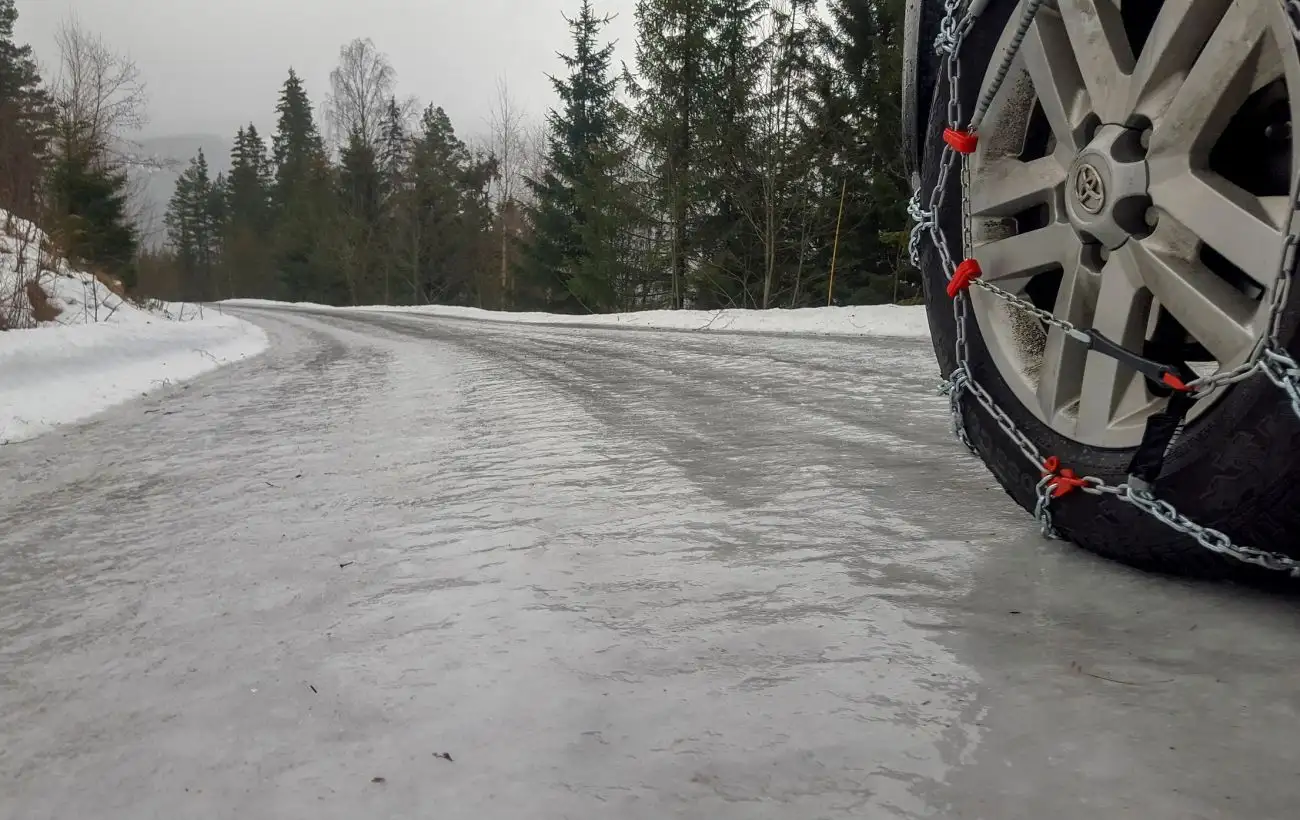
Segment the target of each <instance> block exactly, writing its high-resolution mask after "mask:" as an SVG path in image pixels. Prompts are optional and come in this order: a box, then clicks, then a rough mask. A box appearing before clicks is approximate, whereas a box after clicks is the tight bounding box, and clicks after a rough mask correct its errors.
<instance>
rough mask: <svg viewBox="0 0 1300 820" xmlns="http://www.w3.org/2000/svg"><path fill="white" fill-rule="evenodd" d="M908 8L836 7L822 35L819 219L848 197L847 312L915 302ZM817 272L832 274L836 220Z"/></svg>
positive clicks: (825, 230)
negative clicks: (904, 80) (906, 123)
mask: <svg viewBox="0 0 1300 820" xmlns="http://www.w3.org/2000/svg"><path fill="white" fill-rule="evenodd" d="M903 7H904V0H833V2H832V3H831V5H830V23H829V25H827V26H826V27H825V28H824V30H823V31H822V33H821V38H820V39H821V45H822V49H823V52H824V54H825V59H824V60H823V61H822V62H821V64H820V65H819V66H818V74H819V79H818V94H817V101H816V104H817V111H816V112H815V116H816V119H817V122H816V130H817V132H818V134H819V136H820V139H821V140H822V151H823V159H822V161H821V166H822V167H821V169H820V174H821V176H822V178H823V180H822V183H823V190H822V197H823V205H822V208H821V211H822V212H823V213H824V214H829V215H831V216H832V218H833V215H834V214H835V212H836V210H837V208H838V200H839V198H840V192H841V190H842V188H841V186H845V187H844V188H843V190H844V191H846V196H845V200H844V220H843V227H842V230H841V236H840V245H839V252H838V260H839V261H838V266H837V267H838V269H839V272H838V273H837V275H836V295H837V297H838V298H839V300H840V301H842V302H845V303H875V302H888V301H891V300H894V299H900V300H901V299H907V298H914V297H915V296H917V295H918V294H919V293H920V285H919V279H917V277H916V274H915V272H914V271H910V270H908V269H907V265H906V258H907V257H906V253H905V247H904V245H905V231H906V227H907V215H906V203H907V199H908V196H909V193H910V192H909V185H908V181H907V178H906V174H905V172H904V171H903V167H904V166H903V161H902V160H903V158H902V155H901V147H900V146H901V145H902V140H901V133H900V128H901V124H900V123H901V116H900V114H899V111H898V105H899V103H898V93H897V89H898V88H899V84H900V82H901V79H900V78H901V74H902V54H903V49H902V38H903ZM821 228H822V235H823V238H822V240H821V241H820V243H819V244H820V245H821V251H820V259H819V264H818V267H820V268H821V269H823V270H825V269H826V268H827V267H828V266H829V261H830V255H831V252H832V247H833V244H834V234H833V231H834V224H833V221H832V219H825V220H823V224H822V226H821Z"/></svg>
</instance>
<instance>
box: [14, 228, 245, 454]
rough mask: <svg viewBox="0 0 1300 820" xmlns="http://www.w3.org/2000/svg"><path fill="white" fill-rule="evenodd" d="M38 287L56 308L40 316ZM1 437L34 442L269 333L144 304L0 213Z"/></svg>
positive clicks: (239, 355) (194, 309)
mask: <svg viewBox="0 0 1300 820" xmlns="http://www.w3.org/2000/svg"><path fill="white" fill-rule="evenodd" d="M33 281H34V282H35V283H36V284H37V285H39V287H40V289H41V291H42V292H43V293H44V294H45V295H46V296H47V297H48V299H49V303H50V305H51V306H52V307H54V308H57V309H58V310H59V313H58V316H57V317H54V318H53V319H52V320H50V321H37V319H36V316H35V312H34V310H33V308H32V305H31V304H30V303H29V300H28V297H27V293H26V291H27V286H28V284H29V283H31V282H33ZM0 318H2V319H3V321H4V324H5V325H6V326H8V327H10V328H16V329H12V330H8V331H0V443H9V442H15V441H22V440H25V439H30V438H34V437H36V436H38V435H41V434H42V433H45V432H48V431H49V430H51V429H53V428H55V427H57V426H59V425H62V424H70V423H74V422H79V421H83V420H85V419H88V418H90V417H92V416H94V415H96V414H98V413H99V412H101V411H103V410H105V409H107V408H109V407H112V406H114V405H117V404H120V403H121V402H124V401H128V400H130V399H132V398H136V397H138V396H140V395H141V394H146V393H148V392H149V391H151V390H155V389H158V388H161V387H166V386H170V385H174V384H177V383H179V382H182V381H185V380H188V379H192V378H195V377H196V376H199V375H202V374H204V373H207V372H209V371H211V370H213V369H215V368H217V367H220V366H222V365H225V364H230V363H233V362H237V361H242V360H244V359H247V358H249V357H251V356H255V355H257V354H259V353H261V352H262V351H264V350H265V349H266V347H267V344H268V341H267V337H266V334H265V333H264V332H263V331H262V330H261V329H260V328H258V327H257V326H256V325H253V324H252V323H250V322H246V321H244V320H241V319H239V318H236V317H234V316H228V315H224V314H223V313H221V312H220V311H219V310H212V309H210V308H209V309H206V310H204V309H202V308H200V307H198V306H195V305H182V304H175V303H163V302H151V303H148V304H146V305H139V304H136V303H133V302H131V301H129V300H126V299H123V298H121V297H120V296H118V295H117V294H116V293H115V292H114V291H113V290H112V289H111V288H110V287H109V286H108V285H106V284H104V282H102V281H100V280H99V279H98V278H97V277H95V276H94V275H92V274H89V273H84V272H81V271H76V270H73V269H72V268H71V267H70V266H69V265H68V264H67V263H66V262H64V261H63V260H61V259H57V258H54V257H53V255H52V254H51V252H50V251H49V249H48V239H47V237H45V235H44V234H43V233H41V232H40V230H39V229H37V228H36V227H35V226H34V225H32V224H31V223H29V222H26V221H24V220H20V219H16V218H13V217H11V216H9V215H8V214H6V213H5V212H4V211H0Z"/></svg>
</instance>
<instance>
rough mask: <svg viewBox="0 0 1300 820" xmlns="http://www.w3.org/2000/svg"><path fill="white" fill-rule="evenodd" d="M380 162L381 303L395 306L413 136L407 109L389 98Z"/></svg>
mask: <svg viewBox="0 0 1300 820" xmlns="http://www.w3.org/2000/svg"><path fill="white" fill-rule="evenodd" d="M376 161H377V163H378V166H379V174H380V197H381V200H382V207H381V210H382V216H381V227H380V237H379V240H378V252H379V268H380V276H381V282H380V288H381V291H380V293H381V296H380V298H381V301H382V302H383V303H384V304H391V303H392V300H393V299H394V298H395V297H396V294H397V289H396V279H397V276H398V270H399V269H400V267H401V258H402V256H403V244H404V243H403V239H402V234H403V230H404V229H403V225H404V224H409V221H410V213H409V211H410V209H409V207H408V206H409V203H410V200H411V197H410V195H409V192H410V183H409V179H408V176H409V170H410V162H411V135H410V133H409V129H408V127H407V115H406V111H405V109H404V108H403V107H402V106H401V105H399V104H398V102H397V99H396V98H395V97H394V98H389V101H388V106H387V108H386V109H385V111H384V118H383V123H382V127H381V136H380V140H379V147H378V151H377V156H376Z"/></svg>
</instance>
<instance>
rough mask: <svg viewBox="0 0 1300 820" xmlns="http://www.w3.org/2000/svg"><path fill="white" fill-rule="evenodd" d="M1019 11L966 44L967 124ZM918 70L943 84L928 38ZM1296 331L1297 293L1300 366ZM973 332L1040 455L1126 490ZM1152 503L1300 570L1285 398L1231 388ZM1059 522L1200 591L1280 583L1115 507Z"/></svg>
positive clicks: (928, 172)
mask: <svg viewBox="0 0 1300 820" xmlns="http://www.w3.org/2000/svg"><path fill="white" fill-rule="evenodd" d="M1260 1H1261V2H1263V0H1260ZM1018 6H1019V4H1018V3H1017V2H1015V0H992V1H991V2H990V3H989V4H988V5H987V7H986V9H985V11H984V12H983V14H982V15H981V16H980V17H979V19H978V21H977V23H976V24H975V26H974V28H973V29H972V30H971V31H970V32H969V34H968V36H967V37H966V39H965V41H964V44H963V46H962V51H961V67H962V72H961V84H960V93H959V97H960V99H961V101H962V118H963V120H962V121H963V122H965V121H966V120H967V118H969V117H970V115H971V113H972V102H973V101H974V100H975V98H976V96H977V95H978V93H979V90H980V84H981V81H982V79H983V77H984V74H985V71H986V69H987V67H988V66H989V64H990V61H991V60H993V59H994V58H995V56H999V57H1000V54H999V55H995V49H996V47H997V43H998V41H999V38H1000V37H1001V36H1002V33H1003V30H1004V28H1005V27H1006V26H1007V25H1008V23H1009V21H1010V18H1011V15H1012V14H1013V13H1015V11H1016V9H1017V7H1018ZM921 59H922V60H925V61H928V65H927V67H926V70H927V71H929V72H937V71H939V70H940V68H941V64H940V61H939V59H938V57H937V56H935V55H934V53H933V49H932V47H931V44H930V40H929V39H928V38H927V39H925V40H923V41H922V44H921ZM1298 91H1300V90H1298ZM948 92H949V88H948V83H947V81H946V80H944V81H941V82H939V83H938V84H937V85H936V87H935V90H934V96H933V100H932V104H931V105H930V112H931V113H930V116H929V123H928V127H927V128H926V130H925V132H924V133H923V139H924V141H925V144H924V149H923V150H924V153H923V163H922V168H921V180H922V187H921V190H922V191H923V192H925V193H924V196H926V197H927V198H928V192H930V191H932V190H933V188H934V186H935V185H936V183H937V180H938V176H939V166H940V160H941V157H942V155H943V153H944V150H945V147H946V146H945V142H944V138H943V132H944V128H945V127H946V126H947V125H948V122H947V111H948ZM948 186H949V189H948V191H947V192H946V202H947V203H948V206H947V207H946V208H945V209H944V211H943V212H942V213H939V214H938V215H937V222H938V224H939V226H940V227H941V229H942V232H943V235H944V236H945V237H946V239H947V240H948V243H949V247H948V252H949V254H950V255H951V257H952V258H953V259H954V260H960V259H961V258H962V256H963V253H962V247H961V236H962V223H961V221H962V215H961V214H962V212H961V209H960V208H959V207H958V204H959V203H961V202H962V196H963V188H962V180H961V174H958V173H953V174H951V175H950V177H949V181H948ZM920 264H921V269H922V274H923V276H922V279H923V284H924V292H925V302H926V306H927V310H928V315H929V322H930V328H931V331H932V338H933V342H934V349H935V354H936V356H937V358H938V361H939V364H940V367H941V370H942V375H943V376H944V377H947V376H949V375H950V374H952V373H953V372H954V371H955V370H956V368H957V366H958V361H957V357H956V353H955V345H956V340H957V324H956V320H955V317H954V310H953V302H952V299H950V298H949V296H948V294H947V292H946V285H947V281H948V276H947V273H948V272H947V271H945V270H944V267H943V265H942V263H941V261H940V255H939V253H938V252H937V251H936V249H935V248H934V247H933V245H932V244H931V243H930V242H929V239H928V236H927V237H926V239H925V240H923V242H922V246H921V256H920ZM1298 324H1300V287H1296V288H1293V289H1292V291H1291V296H1290V299H1289V303H1288V304H1287V305H1286V306H1285V313H1284V314H1283V319H1282V323H1281V336H1280V338H1281V341H1282V343H1283V346H1284V347H1285V348H1286V349H1287V350H1288V351H1289V352H1290V353H1291V354H1292V355H1293V356H1297V357H1300V334H1297V332H1296V329H1297V325H1298ZM966 328H967V329H966V335H967V339H968V345H969V354H968V356H969V365H970V373H971V375H972V377H973V378H974V379H975V380H976V381H977V382H978V383H979V384H980V385H982V386H983V387H984V388H985V389H986V390H987V391H988V393H989V394H990V396H991V397H992V398H993V400H994V401H995V402H996V403H997V405H998V406H999V407H1001V408H1002V409H1003V410H1004V411H1005V412H1006V414H1007V415H1008V416H1009V417H1010V419H1011V420H1012V421H1013V422H1014V424H1015V426H1016V427H1018V428H1019V429H1020V430H1021V431H1023V432H1024V433H1025V434H1026V435H1027V436H1028V438H1029V439H1030V440H1031V441H1032V442H1033V443H1034V444H1035V445H1036V446H1037V447H1038V448H1039V449H1040V450H1041V452H1042V453H1043V454H1045V455H1053V456H1056V457H1058V458H1059V459H1060V462H1061V464H1062V465H1066V466H1069V467H1071V468H1072V469H1073V470H1074V471H1075V472H1076V474H1078V475H1085V476H1095V477H1097V478H1100V479H1102V480H1104V481H1105V482H1107V483H1109V484H1113V485H1117V484H1121V483H1123V482H1125V481H1126V479H1127V474H1128V468H1129V465H1130V461H1131V459H1132V457H1133V454H1134V449H1103V448H1099V447H1092V446H1087V445H1084V444H1081V443H1079V442H1077V441H1074V440H1071V439H1068V438H1066V437H1064V436H1062V435H1060V434H1058V433H1057V432H1056V431H1054V430H1053V429H1051V428H1050V427H1048V426H1047V425H1046V424H1044V423H1043V422H1042V421H1040V420H1039V419H1038V417H1037V416H1035V415H1034V414H1033V413H1031V412H1030V411H1029V410H1028V408H1026V407H1025V406H1024V405H1023V404H1022V403H1021V402H1020V401H1019V400H1018V399H1017V398H1016V395H1015V394H1014V392H1013V391H1012V389H1011V388H1010V386H1009V385H1008V384H1007V383H1006V381H1005V380H1004V379H1003V378H1002V376H1001V375H1000V374H999V370H998V368H997V366H996V365H995V364H994V362H993V361H992V359H991V356H990V353H989V350H988V348H987V346H986V343H985V338H984V336H983V334H982V333H981V330H980V327H979V325H978V322H977V321H976V320H975V318H974V316H973V315H972V316H970V317H969V318H968V319H967V321H966ZM1094 355H1095V354H1094ZM960 406H961V415H962V418H963V419H964V428H965V431H966V434H967V437H968V439H969V441H970V443H971V444H972V446H973V447H974V449H975V451H976V453H977V454H978V455H979V457H980V458H981V459H982V460H983V461H984V462H985V464H986V465H987V466H988V468H989V469H990V470H991V471H992V473H993V475H994V476H995V477H996V478H997V480H998V482H999V483H1000V484H1001V485H1002V486H1003V488H1005V489H1006V491H1007V492H1008V494H1009V495H1010V496H1011V498H1013V499H1014V500H1015V501H1016V503H1018V504H1019V505H1020V506H1022V507H1024V508H1025V509H1026V510H1030V511H1032V510H1033V509H1034V508H1035V505H1036V503H1037V492H1036V487H1037V485H1038V484H1039V482H1040V480H1041V479H1042V477H1043V473H1042V471H1041V470H1040V469H1039V468H1038V467H1036V466H1035V465H1034V464H1033V463H1032V462H1031V461H1030V460H1029V459H1028V458H1027V457H1026V456H1025V454H1024V453H1022V452H1021V450H1020V449H1019V448H1018V447H1017V446H1016V445H1015V444H1014V443H1013V442H1012V440H1011V439H1010V438H1009V436H1008V435H1007V433H1006V432H1004V431H1003V430H1002V429H1001V428H1000V427H999V425H998V423H997V422H996V421H995V420H994V419H993V418H992V417H991V415H990V414H989V413H988V412H987V411H986V410H985V409H984V408H983V407H982V406H980V404H979V403H978V402H977V401H976V400H975V399H974V398H973V397H972V396H971V395H969V393H967V394H966V395H964V396H963V398H962V399H961V401H960ZM1153 493H1154V495H1155V496H1156V497H1157V498H1159V499H1162V500H1164V501H1168V502H1169V503H1171V504H1172V505H1173V506H1174V507H1175V508H1177V510H1179V511H1180V512H1182V513H1183V514H1185V515H1187V516H1188V517H1190V518H1191V519H1193V520H1195V521H1196V522H1197V523H1199V524H1201V525H1203V526H1206V527H1212V528H1214V529H1216V530H1220V531H1222V532H1223V533H1225V534H1227V535H1228V536H1230V537H1231V538H1232V539H1233V541H1234V543H1236V544H1241V545H1249V546H1253V547H1257V548H1260V549H1265V550H1269V551H1274V552H1278V553H1282V554H1285V555H1288V556H1292V557H1296V558H1300V419H1298V418H1297V417H1296V415H1295V413H1294V412H1293V410H1292V408H1291V405H1290V403H1289V402H1288V401H1287V399H1286V396H1285V394H1284V393H1283V392H1282V391H1281V390H1279V389H1278V388H1277V387H1276V386H1275V385H1274V384H1272V383H1271V382H1270V381H1269V380H1268V379H1267V378H1265V377H1264V376H1263V375H1261V374H1256V375H1255V376H1254V377H1252V378H1251V379H1249V380H1246V381H1244V382H1242V383H1240V384H1238V385H1235V386H1233V387H1231V388H1229V393H1228V395H1226V396H1224V397H1223V398H1222V399H1220V400H1219V401H1218V403H1217V404H1216V405H1215V406H1213V407H1212V408H1210V409H1209V410H1208V411H1207V412H1206V413H1205V414H1203V415H1202V416H1200V417H1199V418H1197V419H1195V420H1193V421H1192V422H1190V423H1189V424H1188V425H1187V426H1186V428H1185V430H1184V431H1183V433H1182V434H1181V435H1180V436H1179V437H1178V438H1176V439H1175V441H1174V443H1173V444H1172V446H1171V447H1170V449H1169V450H1168V453H1167V458H1166V462H1165V467H1164V471H1163V473H1162V475H1161V477H1160V478H1159V480H1158V481H1157V482H1156V483H1155V485H1154V488H1153ZM1052 514H1053V521H1054V524H1055V526H1056V529H1057V531H1058V532H1059V533H1060V535H1061V536H1062V537H1063V538H1064V539H1066V540H1069V541H1072V542H1074V543H1075V544H1077V545H1078V546H1081V547H1083V548H1085V549H1087V550H1090V551H1092V552H1094V553H1096V554H1098V555H1101V556H1104V557H1106V558H1109V559H1114V560H1116V561H1120V562H1123V563H1125V564H1128V565H1131V566H1133V567H1137V568H1140V569H1142V570H1148V571H1154V572H1160V573H1170V574H1177V575H1183V576H1192V577H1197V578H1203V579H1223V578H1237V579H1242V580H1253V581H1262V580H1263V579H1265V578H1276V577H1278V573H1268V572H1267V571H1265V570H1262V569H1259V568H1256V567H1253V566H1250V565H1247V564H1244V563H1241V562H1239V561H1236V560H1234V559H1231V558H1228V557H1224V556H1221V555H1219V554H1216V553H1214V552H1212V551H1210V550H1209V549H1207V548H1205V547H1204V546H1202V545H1201V544H1199V543H1198V542H1197V540H1196V539H1195V538H1193V537H1190V536H1189V535H1186V534H1183V533H1181V532H1178V531H1177V530H1175V529H1172V528H1170V527H1168V526H1166V525H1165V524H1164V523H1162V522H1161V521H1160V520H1158V519H1156V518H1154V517H1153V516H1151V515H1149V514H1148V513H1146V512H1143V511H1142V510H1139V509H1137V508H1135V507H1133V506H1132V505H1130V504H1126V503H1124V502H1123V501H1122V500H1121V499H1118V498H1116V497H1113V496H1095V495H1088V494H1084V493H1081V492H1074V493H1071V494H1069V495H1067V496H1065V497H1063V498H1060V499H1058V500H1056V501H1054V503H1053V504H1052Z"/></svg>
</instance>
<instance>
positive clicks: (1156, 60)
mask: <svg viewBox="0 0 1300 820" xmlns="http://www.w3.org/2000/svg"><path fill="white" fill-rule="evenodd" d="M1230 5H1232V0H1165V3H1164V5H1162V6H1161V7H1160V12H1159V14H1158V15H1157V17H1156V21H1155V25H1154V26H1152V28H1151V33H1150V34H1149V35H1148V36H1147V40H1146V44H1145V45H1144V46H1143V47H1142V54H1141V55H1140V56H1139V57H1138V61H1137V66H1136V67H1135V68H1134V70H1133V84H1132V88H1131V89H1130V92H1129V94H1130V101H1131V106H1132V109H1133V110H1134V111H1137V112H1139V113H1141V114H1144V115H1146V116H1147V117H1150V118H1151V119H1153V120H1154V119H1156V118H1157V117H1158V116H1159V115H1160V113H1162V112H1163V111H1164V109H1165V107H1166V106H1168V105H1169V101H1170V100H1171V99H1172V98H1173V96H1174V94H1175V93H1176V92H1177V90H1178V83H1179V82H1180V81H1181V80H1182V77H1183V76H1184V75H1185V74H1186V73H1187V72H1188V70H1190V69H1191V67H1192V64H1193V62H1194V61H1195V60H1196V57H1197V55H1198V54H1199V53H1200V50H1201V48H1202V47H1204V45H1205V43H1206V41H1208V40H1209V39H1210V37H1211V35H1213V34H1214V31H1215V29H1217V28H1218V27H1219V23H1220V22H1221V21H1222V20H1223V15H1224V12H1225V11H1227V9H1228V6H1230Z"/></svg>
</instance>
